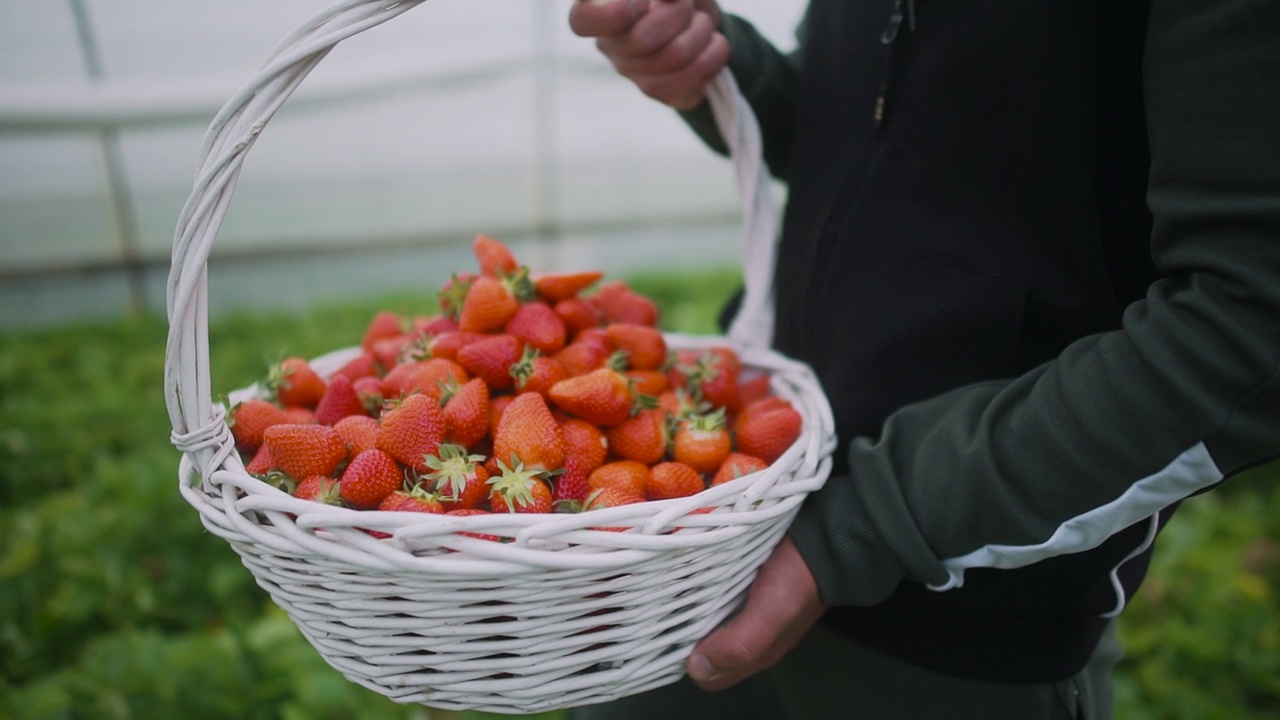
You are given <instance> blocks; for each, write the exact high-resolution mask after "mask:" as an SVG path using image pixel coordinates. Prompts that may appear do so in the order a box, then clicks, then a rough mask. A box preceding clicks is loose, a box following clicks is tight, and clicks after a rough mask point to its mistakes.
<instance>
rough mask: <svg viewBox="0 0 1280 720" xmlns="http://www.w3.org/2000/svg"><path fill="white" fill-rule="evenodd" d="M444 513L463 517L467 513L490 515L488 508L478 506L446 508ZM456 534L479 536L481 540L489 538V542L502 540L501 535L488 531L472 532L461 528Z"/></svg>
mask: <svg viewBox="0 0 1280 720" xmlns="http://www.w3.org/2000/svg"><path fill="white" fill-rule="evenodd" d="M444 514H445V515H454V516H459V517H465V516H468V515H490V514H491V513H490V512H489V511H488V510H483V509H480V508H458V509H456V510H446V511H445V513H444ZM458 534H459V535H466V536H467V537H473V538H480V539H481V540H489V541H491V542H502V538H501V537H499V536H497V535H490V534H488V533H474V532H468V531H466V530H463V531H460V532H459V533H458Z"/></svg>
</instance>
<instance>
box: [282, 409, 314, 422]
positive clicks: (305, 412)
mask: <svg viewBox="0 0 1280 720" xmlns="http://www.w3.org/2000/svg"><path fill="white" fill-rule="evenodd" d="M284 417H285V422H287V423H289V424H292V425H315V424H316V413H315V411H314V410H312V409H311V408H304V407H286V408H285V409H284Z"/></svg>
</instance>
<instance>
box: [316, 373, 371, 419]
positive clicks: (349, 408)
mask: <svg viewBox="0 0 1280 720" xmlns="http://www.w3.org/2000/svg"><path fill="white" fill-rule="evenodd" d="M364 414H366V410H365V405H364V402H363V401H362V400H361V399H360V395H359V394H358V393H357V392H356V389H355V387H353V386H352V383H351V379H350V378H348V377H347V376H346V375H334V376H333V377H332V378H330V379H329V387H328V388H326V389H325V392H324V395H323V396H321V398H320V403H319V404H318V405H316V422H318V423H320V424H321V425H333V424H335V423H337V422H338V421H339V420H341V419H342V418H344V417H347V416H349V415H364Z"/></svg>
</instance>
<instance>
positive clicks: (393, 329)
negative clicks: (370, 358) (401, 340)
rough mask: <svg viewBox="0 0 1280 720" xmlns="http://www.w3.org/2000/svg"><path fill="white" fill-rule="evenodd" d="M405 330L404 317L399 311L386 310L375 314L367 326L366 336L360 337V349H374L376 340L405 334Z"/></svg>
mask: <svg viewBox="0 0 1280 720" xmlns="http://www.w3.org/2000/svg"><path fill="white" fill-rule="evenodd" d="M404 331H405V322H404V318H402V317H400V315H399V313H394V312H391V311H390V310H384V311H382V312H380V313H377V314H375V315H374V316H373V319H372V320H370V321H369V324H368V325H367V326H366V327H365V330H364V337H363V338H361V339H360V349H362V350H366V351H369V350H372V349H373V344H374V343H375V342H377V341H379V340H382V339H384V338H389V337H396V336H397V335H403V334H404Z"/></svg>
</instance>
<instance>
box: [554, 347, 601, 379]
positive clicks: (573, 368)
mask: <svg viewBox="0 0 1280 720" xmlns="http://www.w3.org/2000/svg"><path fill="white" fill-rule="evenodd" d="M554 357H555V359H556V360H559V361H560V364H561V365H563V366H564V369H565V372H567V373H569V377H574V376H577V375H586V374H587V373H589V372H591V371H592V370H595V369H597V368H600V367H602V366H603V365H604V363H605V360H606V359H607V358H608V357H609V349H608V348H606V347H605V346H604V345H603V344H602V343H596V342H593V341H590V340H581V339H579V340H574V341H573V342H571V343H569V344H568V345H566V346H565V347H564V349H563V350H561V351H560V352H558V353H556V354H555V355H554Z"/></svg>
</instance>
